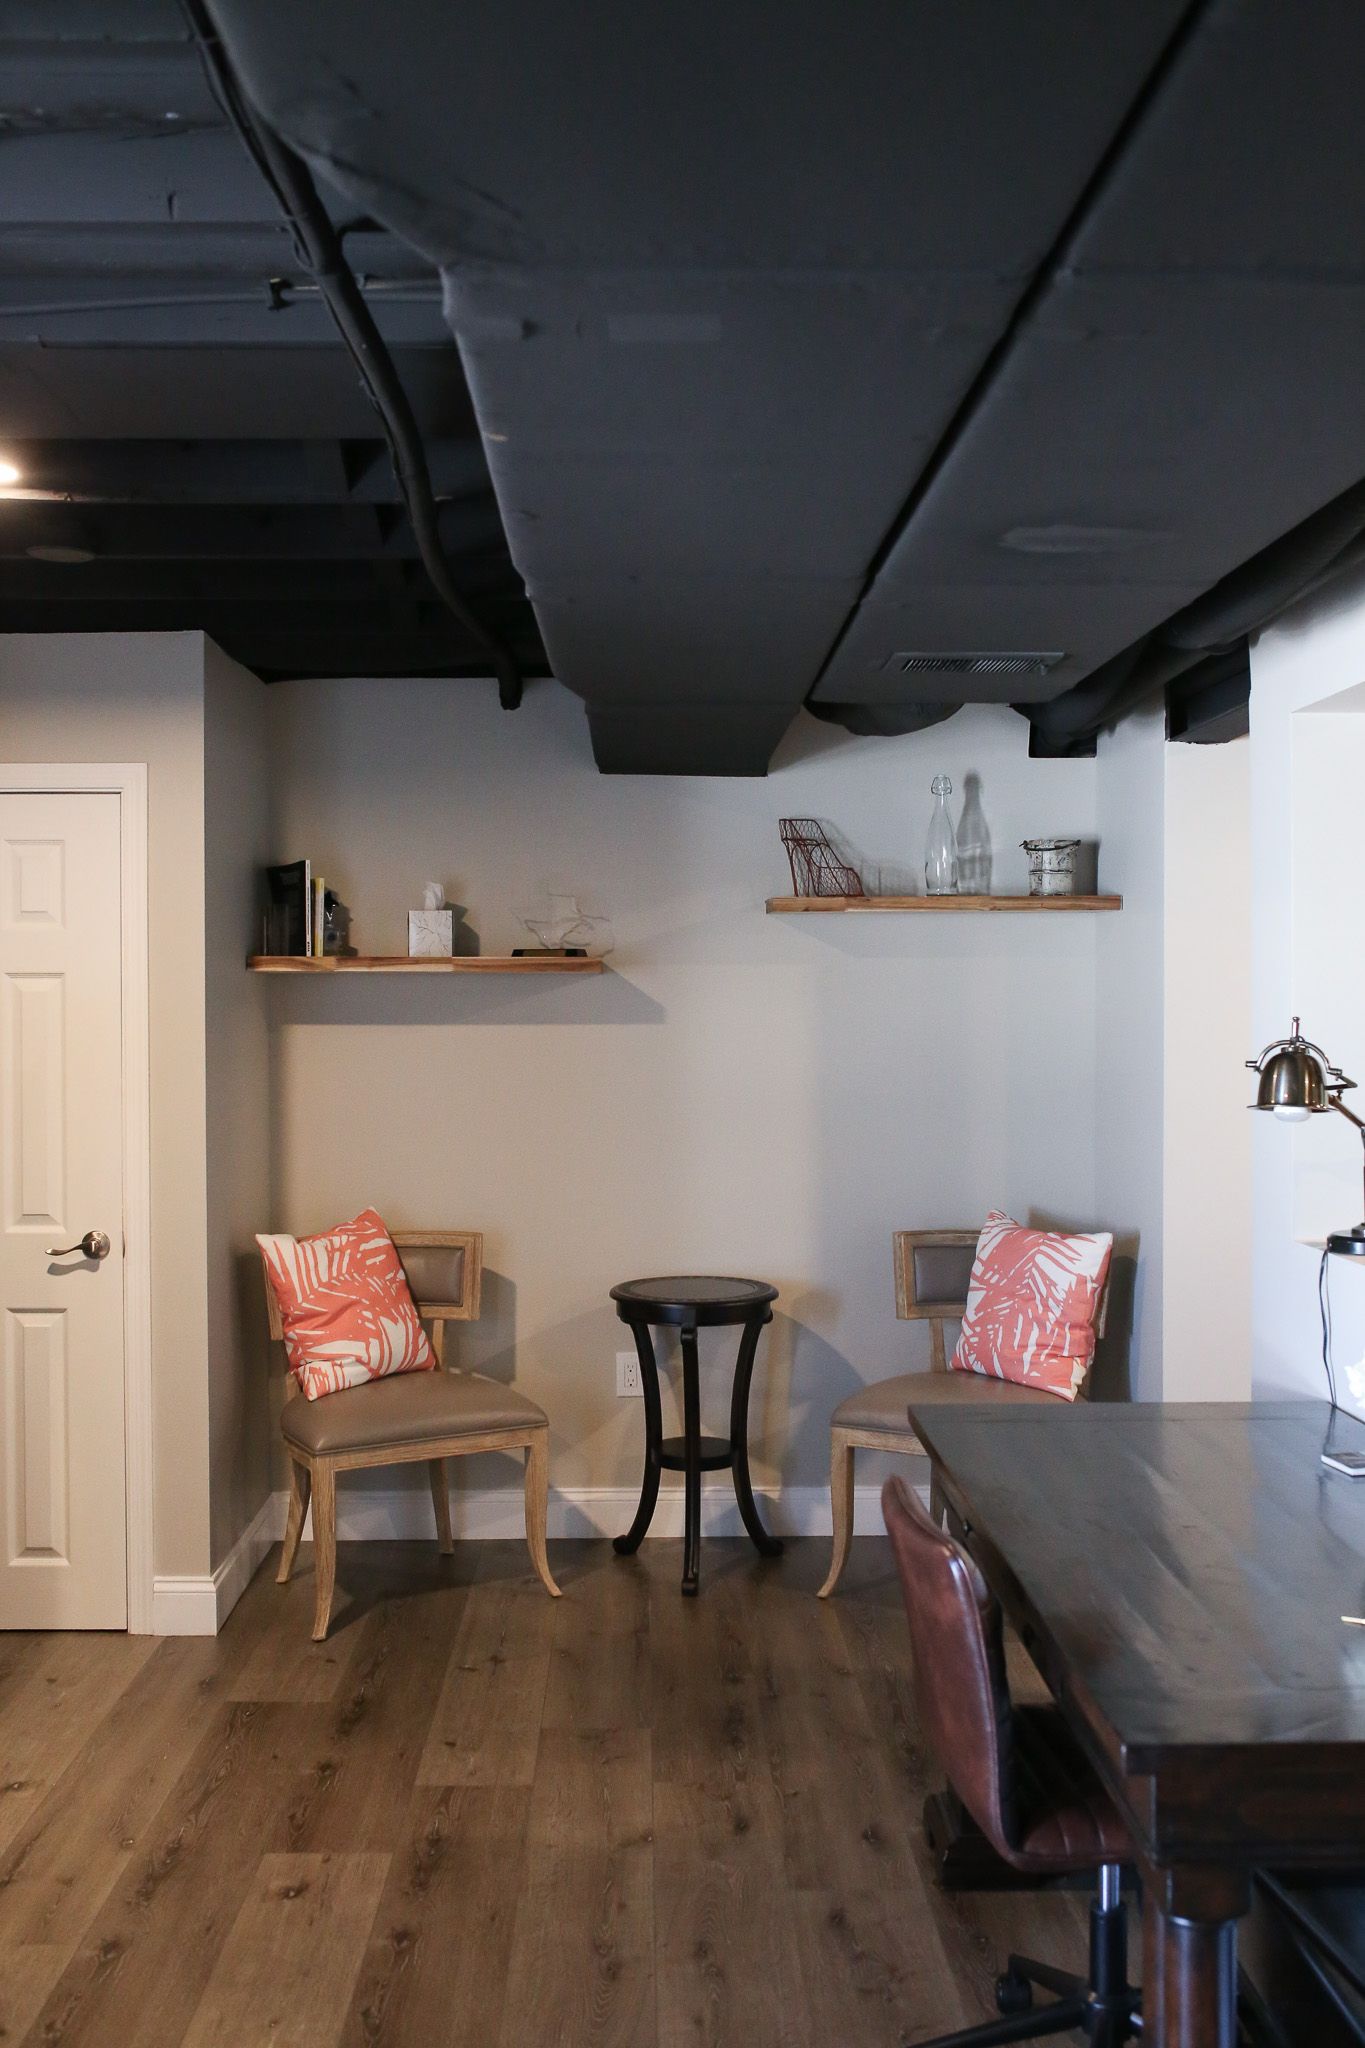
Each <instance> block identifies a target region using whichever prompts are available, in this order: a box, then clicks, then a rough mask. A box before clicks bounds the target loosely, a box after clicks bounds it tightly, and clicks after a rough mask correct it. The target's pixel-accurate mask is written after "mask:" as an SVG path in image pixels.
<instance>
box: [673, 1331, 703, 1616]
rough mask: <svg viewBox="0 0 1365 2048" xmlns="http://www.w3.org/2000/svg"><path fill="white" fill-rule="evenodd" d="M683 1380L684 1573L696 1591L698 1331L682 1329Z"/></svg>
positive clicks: (685, 1581)
mask: <svg viewBox="0 0 1365 2048" xmlns="http://www.w3.org/2000/svg"><path fill="white" fill-rule="evenodd" d="M678 1341H679V1343H680V1344H681V1346H682V1380H683V1459H684V1464H683V1510H684V1512H683V1575H682V1589H683V1591H684V1593H692V1594H695V1592H696V1590H697V1580H698V1577H699V1575H700V1571H701V1381H700V1376H699V1374H698V1370H697V1333H696V1331H695V1330H694V1329H693V1330H689V1329H688V1328H687V1326H686V1324H684V1325H683V1327H682V1328H681V1329H680V1330H679V1332H678Z"/></svg>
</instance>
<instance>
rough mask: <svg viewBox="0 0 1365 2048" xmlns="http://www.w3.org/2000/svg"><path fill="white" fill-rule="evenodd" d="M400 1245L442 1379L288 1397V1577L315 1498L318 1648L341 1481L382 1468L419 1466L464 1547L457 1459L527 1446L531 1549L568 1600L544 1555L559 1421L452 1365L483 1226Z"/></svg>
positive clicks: (410, 1238)
mask: <svg viewBox="0 0 1365 2048" xmlns="http://www.w3.org/2000/svg"><path fill="white" fill-rule="evenodd" d="M393 1241H394V1244H395V1245H396V1246H397V1247H398V1256H399V1258H400V1260H401V1261H402V1265H403V1270H404V1272H405V1273H406V1275H407V1279H408V1285H409V1287H410V1288H411V1289H412V1294H413V1299H414V1301H415V1302H416V1304H417V1313H418V1315H419V1316H420V1317H421V1318H422V1321H423V1322H424V1323H429V1324H430V1325H431V1348H432V1350H433V1351H434V1352H435V1354H436V1370H435V1371H434V1372H408V1373H397V1374H395V1375H393V1376H392V1377H391V1378H388V1379H380V1380H372V1381H371V1382H370V1383H369V1384H368V1385H364V1386H358V1387H347V1388H346V1389H345V1390H344V1391H343V1392H342V1393H339V1394H324V1395H323V1396H322V1398H321V1399H320V1400H317V1401H309V1400H307V1399H305V1397H304V1396H303V1395H302V1394H295V1395H294V1396H293V1398H292V1399H291V1400H289V1401H286V1402H285V1405H284V1411H283V1413H282V1414H281V1416H280V1430H281V1433H282V1434H283V1437H284V1447H285V1450H286V1451H287V1453H288V1455H289V1519H288V1523H287V1526H286V1528H285V1534H284V1546H283V1549H282V1550H281V1552H280V1569H279V1573H278V1580H279V1583H280V1585H284V1583H285V1581H286V1580H287V1579H288V1577H289V1574H290V1573H291V1571H292V1570H293V1568H294V1559H295V1557H296V1556H297V1555H298V1548H299V1538H300V1537H301V1536H302V1534H303V1522H304V1517H305V1515H306V1514H307V1513H308V1504H309V1497H310V1495H311V1498H312V1506H313V1569H314V1575H315V1578H316V1581H317V1591H316V1601H315V1605H314V1614H313V1641H314V1642H315V1643H320V1642H321V1641H323V1639H324V1638H325V1636H326V1634H327V1628H328V1624H329V1622H330V1620H331V1613H332V1594H333V1590H334V1587H335V1583H336V1547H337V1546H336V1475H337V1474H338V1472H354V1471H358V1470H361V1469H362V1468H365V1467H370V1466H375V1465H405V1464H411V1463H413V1462H414V1461H420V1462H421V1463H422V1464H424V1465H425V1466H426V1468H427V1476H428V1478H429V1480H430V1482H431V1500H432V1506H433V1508H434V1510H435V1516H436V1537H437V1541H438V1542H439V1544H440V1546H441V1549H442V1551H443V1552H445V1553H447V1554H448V1553H449V1552H451V1551H452V1550H453V1549H454V1547H455V1546H454V1543H453V1542H452V1540H451V1533H450V1494H449V1492H448V1490H447V1484H446V1460H447V1458H462V1457H466V1456H468V1455H469V1453H470V1452H473V1451H523V1452H524V1453H525V1456H526V1545H527V1548H528V1549H529V1551H530V1553H531V1562H532V1564H533V1565H534V1566H535V1570H536V1575H537V1577H538V1578H539V1580H540V1582H541V1584H542V1585H543V1586H544V1588H545V1590H546V1592H547V1593H549V1594H551V1595H553V1597H554V1598H555V1599H558V1598H559V1588H558V1586H557V1585H556V1584H555V1582H554V1578H553V1576H552V1574H551V1571H550V1564H549V1558H548V1556H547V1554H546V1550H545V1512H546V1499H547V1494H548V1489H549V1479H548V1474H549V1450H548V1446H549V1441H550V1424H549V1418H548V1417H547V1415H546V1413H545V1410H544V1409H543V1408H541V1407H540V1406H539V1405H538V1404H537V1403H536V1402H535V1401H531V1400H528V1399H527V1397H526V1395H525V1394H519V1393H518V1392H517V1390H516V1388H515V1387H506V1386H504V1385H503V1384H502V1382H501V1381H500V1380H491V1379H487V1378H485V1376H484V1375H483V1374H482V1373H477V1372H456V1371H452V1370H449V1369H447V1367H446V1363H445V1331H446V1324H447V1323H468V1322H474V1321H476V1320H477V1318H478V1314H479V1292H480V1287H481V1283H482V1279H483V1237H482V1235H481V1234H480V1233H479V1232H478V1231H477V1230H395V1231H394V1233H393ZM265 1301H266V1312H267V1314H268V1316H269V1318H270V1335H271V1337H272V1338H273V1339H274V1341H275V1342H276V1343H280V1342H282V1341H283V1337H284V1326H283V1323H282V1322H281V1319H280V1309H279V1303H278V1302H277V1301H276V1299H275V1290H274V1288H273V1287H272V1286H271V1284H270V1274H269V1270H268V1269H267V1270H266V1274H265Z"/></svg>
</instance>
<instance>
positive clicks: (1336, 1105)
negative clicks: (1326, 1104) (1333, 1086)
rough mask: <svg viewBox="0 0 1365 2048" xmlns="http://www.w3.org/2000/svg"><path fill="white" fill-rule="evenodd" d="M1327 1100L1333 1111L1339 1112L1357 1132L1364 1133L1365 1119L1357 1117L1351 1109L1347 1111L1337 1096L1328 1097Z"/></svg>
mask: <svg viewBox="0 0 1365 2048" xmlns="http://www.w3.org/2000/svg"><path fill="white" fill-rule="evenodd" d="M1328 1100H1329V1101H1330V1103H1331V1105H1332V1107H1333V1109H1335V1110H1338V1111H1340V1113H1341V1115H1342V1116H1344V1117H1345V1119H1346V1121H1347V1123H1348V1124H1354V1125H1355V1127H1356V1129H1357V1130H1358V1131H1365V1117H1359V1116H1357V1115H1356V1113H1355V1111H1354V1110H1353V1109H1348V1108H1347V1107H1346V1104H1345V1103H1344V1102H1343V1101H1342V1099H1341V1097H1340V1096H1339V1095H1332V1096H1329V1097H1328Z"/></svg>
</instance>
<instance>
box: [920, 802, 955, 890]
mask: <svg viewBox="0 0 1365 2048" xmlns="http://www.w3.org/2000/svg"><path fill="white" fill-rule="evenodd" d="M929 787H930V789H931V790H932V791H933V795H934V815H933V816H932V818H930V820H929V837H928V839H927V841H926V842H925V847H924V886H925V889H926V890H927V891H928V893H929V895H931V896H955V895H956V894H957V839H956V837H955V836H954V833H953V821H952V819H951V818H950V817H949V816H948V799H949V797H950V796H951V795H952V793H953V785H952V783H951V782H950V781H949V779H948V777H947V776H946V775H936V776H935V777H934V779H933V781H932V782H931V783H930V785H929Z"/></svg>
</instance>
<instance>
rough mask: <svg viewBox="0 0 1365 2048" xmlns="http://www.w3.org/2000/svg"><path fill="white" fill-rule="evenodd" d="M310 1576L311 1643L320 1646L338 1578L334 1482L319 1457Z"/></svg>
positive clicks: (327, 1465)
mask: <svg viewBox="0 0 1365 2048" xmlns="http://www.w3.org/2000/svg"><path fill="white" fill-rule="evenodd" d="M313 1575H314V1578H315V1580H316V1582H317V1604H316V1606H315V1607H314V1609H313V1641H314V1642H315V1643H320V1642H322V1641H323V1639H324V1637H325V1636H326V1634H327V1624H328V1622H329V1621H330V1620H331V1618H332V1591H333V1588H334V1587H335V1585H336V1576H337V1483H336V1474H335V1472H334V1471H333V1469H332V1463H331V1460H330V1459H329V1458H320V1459H319V1460H318V1462H317V1465H316V1467H315V1468H314V1471H313Z"/></svg>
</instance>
